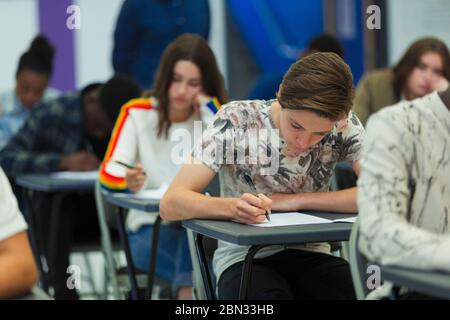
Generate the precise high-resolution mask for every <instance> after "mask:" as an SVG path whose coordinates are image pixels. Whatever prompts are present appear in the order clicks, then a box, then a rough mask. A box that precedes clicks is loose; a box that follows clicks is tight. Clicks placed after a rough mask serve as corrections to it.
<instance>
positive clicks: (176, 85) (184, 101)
mask: <svg viewBox="0 0 450 320" xmlns="http://www.w3.org/2000/svg"><path fill="white" fill-rule="evenodd" d="M213 97H215V98H213ZM225 99H226V91H225V88H224V84H223V80H222V76H221V75H220V72H219V69H218V67H217V63H216V59H215V57H214V53H213V52H212V50H211V49H210V47H209V46H208V43H207V42H206V41H205V40H204V39H203V38H201V37H200V36H197V35H193V34H185V35H182V36H180V37H178V38H177V39H175V40H174V41H173V42H172V43H171V44H170V45H169V46H168V47H167V48H166V50H165V51H164V53H163V55H162V59H161V63H160V65H159V69H158V71H157V73H156V78H155V87H154V89H153V90H152V91H151V92H150V93H149V94H148V95H147V96H146V97H144V98H142V99H135V100H132V101H130V102H128V103H127V104H125V105H124V106H123V108H122V111H121V114H120V116H119V118H118V121H117V123H116V127H115V129H114V133H113V136H112V138H111V142H110V145H109V147H108V151H107V153H106V156H105V160H104V162H103V164H102V169H101V175H100V181H101V183H102V185H103V187H104V188H106V189H108V190H111V191H122V192H123V191H124V192H137V191H139V190H141V189H151V188H158V187H160V186H161V185H163V184H169V183H170V182H171V181H172V179H173V177H174V176H175V174H176V172H177V171H178V170H179V168H180V166H181V165H182V164H183V163H184V162H185V160H186V157H187V156H188V155H189V150H190V146H191V145H192V143H193V142H194V141H193V138H194V137H195V131H194V126H195V124H196V122H199V124H200V126H201V125H202V122H203V124H204V126H205V127H206V124H207V123H208V122H209V121H210V120H211V119H212V118H213V116H214V114H215V112H216V111H217V110H218V109H219V108H220V103H222V102H225ZM180 134H182V135H183V136H184V137H186V136H187V137H188V139H187V140H185V142H184V144H183V147H184V149H185V150H186V149H187V150H188V151H187V153H186V155H185V156H183V157H184V158H183V159H179V160H178V161H177V160H176V159H175V157H174V154H173V153H174V152H173V150H175V148H176V147H177V145H180V141H179V135H180ZM198 134H199V137H198V138H200V134H201V131H200V132H199V133H198ZM177 135H178V138H177ZM124 164H125V165H130V166H135V168H134V169H127V167H125V166H124ZM155 218H156V216H155V214H149V213H144V212H137V211H135V210H131V211H130V213H129V216H128V218H127V227H128V229H129V232H128V235H129V240H130V246H131V251H132V255H133V260H134V263H135V265H136V266H137V267H138V268H139V269H141V270H148V266H149V258H150V246H151V241H150V239H151V234H152V230H153V226H152V224H153V222H154V221H155ZM191 272H192V264H191V257H190V254H189V248H188V242H187V236H186V231H185V230H184V229H183V228H181V227H180V226H179V225H178V224H177V225H173V224H172V225H162V226H161V233H160V241H159V248H158V257H157V266H156V275H157V276H158V277H160V278H161V279H164V280H167V281H170V282H171V283H172V286H173V291H174V296H177V297H178V298H181V299H183V298H184V299H186V298H191V297H192V293H191V287H192V279H191Z"/></svg>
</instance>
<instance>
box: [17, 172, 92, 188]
mask: <svg viewBox="0 0 450 320" xmlns="http://www.w3.org/2000/svg"><path fill="white" fill-rule="evenodd" d="M15 181H16V184H17V185H18V186H20V187H22V188H27V189H30V190H35V191H43V192H57V191H91V190H94V188H95V180H90V179H89V180H86V179H80V180H76V179H60V178H52V177H51V176H50V174H21V175H18V176H17V177H16V179H15Z"/></svg>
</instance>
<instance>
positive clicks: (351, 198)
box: [270, 187, 358, 213]
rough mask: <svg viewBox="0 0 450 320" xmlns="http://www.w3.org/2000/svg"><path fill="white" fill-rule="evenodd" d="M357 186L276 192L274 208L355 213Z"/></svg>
mask: <svg viewBox="0 0 450 320" xmlns="http://www.w3.org/2000/svg"><path fill="white" fill-rule="evenodd" d="M356 189H357V188H356V187H355V188H350V189H346V190H340V191H334V192H311V193H297V194H283V193H275V194H273V195H272V196H270V198H271V199H272V201H273V202H272V210H275V211H299V210H317V211H332V212H344V213H345V212H348V213H355V212H357V211H358V208H357V206H356Z"/></svg>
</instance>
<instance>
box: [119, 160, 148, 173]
mask: <svg viewBox="0 0 450 320" xmlns="http://www.w3.org/2000/svg"><path fill="white" fill-rule="evenodd" d="M114 162H115V163H117V164H120V165H122V166H124V167H126V168H128V169H136V167H133V166H131V165H129V164H127V163H125V162H122V161H119V160H114ZM142 174H143V175H144V176H145V175H146V173H145V171H142Z"/></svg>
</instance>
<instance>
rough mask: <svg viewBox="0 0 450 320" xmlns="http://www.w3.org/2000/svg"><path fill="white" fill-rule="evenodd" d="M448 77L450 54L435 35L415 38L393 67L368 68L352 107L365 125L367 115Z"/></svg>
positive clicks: (441, 84)
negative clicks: (372, 69) (368, 70)
mask: <svg viewBox="0 0 450 320" xmlns="http://www.w3.org/2000/svg"><path fill="white" fill-rule="evenodd" d="M448 81H450V54H449V51H448V48H447V46H446V45H445V43H444V42H442V41H441V40H439V39H436V38H423V39H420V40H417V41H415V42H414V43H413V44H412V45H411V46H410V47H409V48H408V49H407V50H406V52H405V54H404V55H403V57H402V58H401V59H400V61H399V62H398V63H397V64H396V65H395V66H394V67H392V68H386V69H380V70H374V71H371V72H368V73H367V74H366V75H365V76H363V78H362V79H361V81H360V82H359V85H358V88H357V90H356V94H355V100H354V102H353V111H354V112H355V113H356V115H357V116H358V118H359V119H360V120H361V122H362V124H363V125H365V124H366V121H367V119H368V118H369V116H370V115H371V114H372V113H374V112H377V111H378V110H380V109H381V108H383V107H386V106H390V105H393V104H395V103H397V102H399V101H400V100H413V99H415V98H418V97H422V96H424V95H426V94H428V93H430V92H432V91H434V90H442V89H445V88H446V87H447V84H448Z"/></svg>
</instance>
